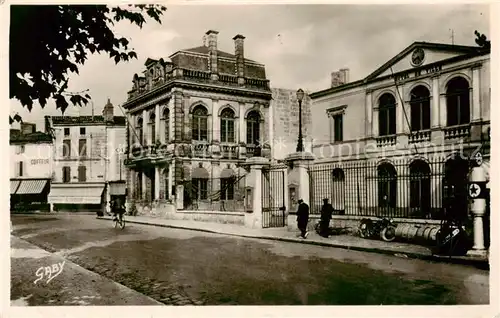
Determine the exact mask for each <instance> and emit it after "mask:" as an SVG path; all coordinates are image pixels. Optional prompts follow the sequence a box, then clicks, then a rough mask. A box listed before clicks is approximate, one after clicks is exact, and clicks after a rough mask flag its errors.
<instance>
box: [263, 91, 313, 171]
mask: <svg viewBox="0 0 500 318" xmlns="http://www.w3.org/2000/svg"><path fill="white" fill-rule="evenodd" d="M271 91H272V94H273V95H272V96H273V99H272V100H271V107H270V109H271V115H270V120H271V122H272V129H271V134H270V140H272V141H273V143H272V144H273V147H272V155H271V156H272V159H274V160H276V161H280V160H283V159H285V158H286V156H287V155H289V154H291V153H294V152H295V151H296V147H297V140H298V136H299V103H298V101H297V91H296V90H293V89H286V88H272V89H271ZM311 104H312V103H311V98H310V97H309V96H308V94H305V95H304V99H303V100H302V135H303V136H304V147H305V150H306V151H308V152H312V139H311V128H312V114H311Z"/></svg>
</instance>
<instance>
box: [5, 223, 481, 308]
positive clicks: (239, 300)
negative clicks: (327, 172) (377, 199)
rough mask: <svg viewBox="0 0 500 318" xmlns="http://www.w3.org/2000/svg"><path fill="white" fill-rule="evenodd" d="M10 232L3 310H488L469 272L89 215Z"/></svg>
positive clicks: (18, 226)
mask: <svg viewBox="0 0 500 318" xmlns="http://www.w3.org/2000/svg"><path fill="white" fill-rule="evenodd" d="M12 223H13V227H14V231H13V233H12V235H14V236H15V237H12V238H11V247H12V254H11V260H12V266H11V268H12V269H11V275H12V277H11V281H12V285H11V301H12V304H13V305H54V304H57V305H90V304H92V305H93V304H108V305H109V304H117V305H122V304H127V305H147V304H151V305H155V304H158V303H157V302H160V303H163V304H165V305H193V304H194V305H201V304H204V305H306V304H308V305H317V304H324V305H365V304H366V305H380V304H384V305H404V304H422V305H425V304H487V303H488V302H489V292H488V290H489V282H488V280H489V272H488V271H485V270H480V269H477V268H474V267H471V266H463V265H452V264H446V263H430V262H426V261H422V260H413V259H406V258H399V257H394V256H387V255H380V254H374V253H365V252H357V251H349V250H343V249H336V248H329V247H321V246H312V245H305V244H298V243H287V242H279V241H262V240H257V239H247V238H235V237H230V236H224V235H218V234H211V233H204V232H197V231H189V230H179V229H171V228H161V227H154V226H147V225H138V224H130V223H129V224H127V227H126V228H125V229H124V230H118V229H114V228H113V227H112V223H111V221H103V220H98V219H96V218H95V216H92V215H51V216H41V215H40V216H12ZM31 244H33V245H36V246H37V247H39V248H41V249H43V250H41V249H39V248H36V247H35V246H33V245H31ZM44 250H45V251H48V252H49V253H48V252H45V251H44ZM63 263H64V265H63V266H62V267H61V266H59V265H58V266H53V264H63ZM48 266H51V270H49V271H48V272H46V269H45V268H44V269H43V270H39V268H40V267H48ZM60 268H62V271H61V272H60V274H59V275H58V276H56V277H54V278H52V280H50V281H49V282H48V283H47V277H52V276H54V275H55V274H50V275H49V272H52V271H53V272H54V273H56V274H57V273H58V272H59V270H60ZM42 272H43V273H44V276H43V279H41V280H40V281H39V282H37V284H34V283H33V282H34V281H35V280H36V279H37V278H39V276H37V273H38V275H41V273H42ZM46 273H47V274H46Z"/></svg>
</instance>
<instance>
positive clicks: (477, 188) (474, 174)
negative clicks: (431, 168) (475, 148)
mask: <svg viewBox="0 0 500 318" xmlns="http://www.w3.org/2000/svg"><path fill="white" fill-rule="evenodd" d="M468 191H469V200H470V201H469V202H470V212H471V213H472V216H473V218H474V245H473V247H472V250H470V251H469V252H468V253H467V254H468V255H479V256H484V255H486V249H485V246H484V227H483V217H484V215H485V213H486V196H485V195H486V173H485V170H484V168H483V164H481V165H478V166H475V167H473V168H472V171H471V173H470V175H469V187H468Z"/></svg>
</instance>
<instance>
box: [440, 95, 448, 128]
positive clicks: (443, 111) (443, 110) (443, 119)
mask: <svg viewBox="0 0 500 318" xmlns="http://www.w3.org/2000/svg"><path fill="white" fill-rule="evenodd" d="M446 106H447V105H446V95H445V94H440V95H439V126H441V127H446V125H447V120H446V113H447V111H446Z"/></svg>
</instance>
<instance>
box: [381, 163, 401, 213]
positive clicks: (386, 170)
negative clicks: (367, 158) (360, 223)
mask: <svg viewBox="0 0 500 318" xmlns="http://www.w3.org/2000/svg"><path fill="white" fill-rule="evenodd" d="M377 177H378V203H379V207H381V208H395V207H396V190H397V189H396V186H397V179H396V178H397V177H396V169H394V166H393V165H391V164H390V163H383V164H381V165H380V166H378V168H377ZM387 212H390V211H385V213H387Z"/></svg>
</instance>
